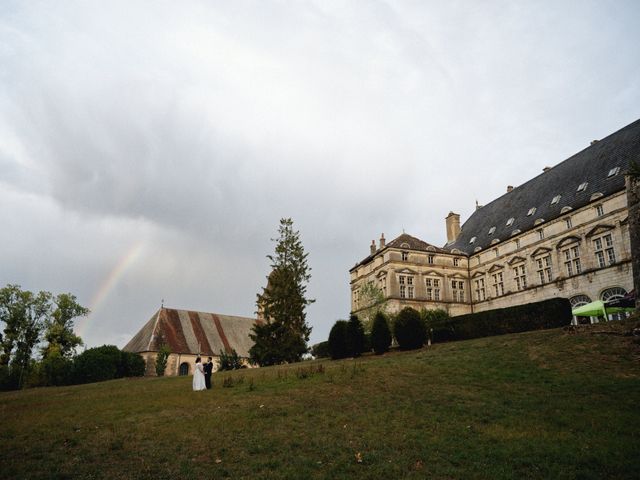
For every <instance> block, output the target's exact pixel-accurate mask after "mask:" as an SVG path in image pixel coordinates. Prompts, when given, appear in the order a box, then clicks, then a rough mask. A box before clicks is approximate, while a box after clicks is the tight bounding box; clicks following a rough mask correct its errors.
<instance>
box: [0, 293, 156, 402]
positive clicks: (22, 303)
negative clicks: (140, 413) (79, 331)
mask: <svg viewBox="0 0 640 480" xmlns="http://www.w3.org/2000/svg"><path fill="white" fill-rule="evenodd" d="M88 314H89V309H88V308H85V307H83V306H82V305H80V304H79V303H78V301H77V299H76V297H75V296H74V295H72V294H71V293H61V294H58V295H53V294H51V293H50V292H46V291H40V292H38V293H33V292H30V291H28V290H23V289H22V288H21V287H20V285H15V284H8V285H7V286H5V287H4V288H2V289H0V324H2V325H3V326H4V328H3V331H2V333H0V389H2V390H8V389H17V388H22V387H23V386H39V385H62V384H68V383H85V382H90V381H98V380H106V379H108V378H116V377H117V376H119V375H120V376H129V375H137V374H140V375H142V374H144V360H143V359H142V357H140V355H138V354H130V353H128V352H121V351H120V350H119V349H118V348H117V347H115V346H108V345H105V346H103V347H97V348H94V349H89V350H86V351H84V352H83V353H82V354H80V355H76V349H77V348H78V347H79V346H82V345H83V342H82V339H81V338H80V337H79V336H78V335H76V334H75V333H74V332H73V326H74V320H75V319H76V318H78V317H84V316H86V315H88Z"/></svg>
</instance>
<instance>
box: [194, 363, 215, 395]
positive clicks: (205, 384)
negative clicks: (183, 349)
mask: <svg viewBox="0 0 640 480" xmlns="http://www.w3.org/2000/svg"><path fill="white" fill-rule="evenodd" d="M211 373H213V362H212V361H211V357H209V361H208V362H207V363H206V364H205V365H202V360H201V359H200V357H198V358H196V368H195V370H194V371H193V391H194V392H197V391H200V390H204V389H205V388H206V389H207V390H209V389H210V388H211Z"/></svg>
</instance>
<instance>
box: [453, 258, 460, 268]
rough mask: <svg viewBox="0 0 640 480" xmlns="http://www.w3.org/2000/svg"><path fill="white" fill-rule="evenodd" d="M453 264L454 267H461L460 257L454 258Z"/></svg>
mask: <svg viewBox="0 0 640 480" xmlns="http://www.w3.org/2000/svg"><path fill="white" fill-rule="evenodd" d="M453 266H454V267H459V266H460V259H459V258H454V259H453Z"/></svg>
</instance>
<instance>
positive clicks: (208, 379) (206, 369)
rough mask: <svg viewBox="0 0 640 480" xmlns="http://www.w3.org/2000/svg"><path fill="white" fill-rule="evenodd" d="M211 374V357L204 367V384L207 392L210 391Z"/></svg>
mask: <svg viewBox="0 0 640 480" xmlns="http://www.w3.org/2000/svg"><path fill="white" fill-rule="evenodd" d="M212 373H213V362H212V361H211V357H209V361H208V362H207V363H205V365H204V384H205V385H206V386H207V390H211V374H212Z"/></svg>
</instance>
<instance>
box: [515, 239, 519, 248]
mask: <svg viewBox="0 0 640 480" xmlns="http://www.w3.org/2000/svg"><path fill="white" fill-rule="evenodd" d="M516 248H520V239H519V238H516Z"/></svg>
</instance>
